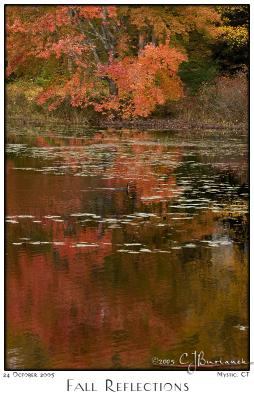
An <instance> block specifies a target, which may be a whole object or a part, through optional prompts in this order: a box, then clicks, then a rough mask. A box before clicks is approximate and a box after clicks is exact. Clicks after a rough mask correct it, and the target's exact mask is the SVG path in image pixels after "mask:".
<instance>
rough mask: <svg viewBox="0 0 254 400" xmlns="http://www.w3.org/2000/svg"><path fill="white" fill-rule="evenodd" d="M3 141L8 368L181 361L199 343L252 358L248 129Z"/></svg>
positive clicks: (23, 132)
mask: <svg viewBox="0 0 254 400" xmlns="http://www.w3.org/2000/svg"><path fill="white" fill-rule="evenodd" d="M6 139H7V143H6V274H5V276H6V279H5V280H6V298H5V300H6V365H7V367H8V368H10V369H15V370H17V369H33V370H34V369H42V370H43V369H54V370H56V369H67V370H69V369H88V370H89V369H154V368H164V369H165V368H166V369H167V368H168V369H170V368H173V369H174V368H175V367H177V366H178V365H179V364H180V363H179V357H180V355H181V354H183V353H189V354H191V353H192V352H193V351H195V350H196V351H198V352H199V351H204V353H205V358H206V359H207V360H219V359H220V358H221V359H222V360H228V361H230V360H242V359H244V360H245V361H248V335H249V331H248V218H247V216H248V187H247V185H248V177H247V172H248V144H247V138H246V135H244V134H241V133H237V134H233V133H232V134H231V133H227V134H222V133H214V132H213V133H212V132H206V133H205V132H202V133H197V132H188V133H182V132H170V131H168V132H165V131H164V132H155V131H150V132H144V131H142V132H138V131H133V130H132V131H128V130H122V131H115V130H97V131H86V130H85V129H84V128H78V127H77V128H72V129H71V128H70V127H69V128H66V127H62V128H61V127H48V128H45V127H44V128H42V127H30V128H24V127H9V128H8V132H7V138H6ZM154 360H157V361H154ZM158 360H171V361H172V360H173V361H174V363H173V364H174V365H173V366H172V365H171V364H172V363H171V364H170V365H169V364H167V366H164V367H161V366H160V365H156V363H157V364H158V362H160V361H158ZM180 367H181V368H182V367H183V366H180ZM209 368H211V366H209ZM240 369H244V366H242V367H240Z"/></svg>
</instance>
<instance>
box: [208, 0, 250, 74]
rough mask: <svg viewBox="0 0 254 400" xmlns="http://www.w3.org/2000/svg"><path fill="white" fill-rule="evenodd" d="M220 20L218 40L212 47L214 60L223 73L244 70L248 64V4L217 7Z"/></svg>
mask: <svg viewBox="0 0 254 400" xmlns="http://www.w3.org/2000/svg"><path fill="white" fill-rule="evenodd" d="M217 11H218V12H219V14H220V16H221V20H222V26H221V27H220V36H219V40H218V41H217V42H216V44H215V46H214V58H215V59H217V60H218V63H219V65H220V69H221V70H222V71H223V72H224V73H225V72H229V73H235V72H237V71H238V70H239V69H246V66H248V63H249V18H250V9H249V5H248V4H242V5H239V4H236V5H223V6H217Z"/></svg>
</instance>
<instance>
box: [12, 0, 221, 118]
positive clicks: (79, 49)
mask: <svg viewBox="0 0 254 400" xmlns="http://www.w3.org/2000/svg"><path fill="white" fill-rule="evenodd" d="M6 10H7V11H6V16H7V18H6V20H7V23H6V28H7V63H8V66H7V76H8V77H11V76H14V77H15V76H19V77H29V79H36V77H38V76H42V77H43V76H45V75H46V79H42V80H41V85H42V87H43V90H42V91H41V93H40V95H39V96H38V98H37V102H38V103H39V104H41V105H44V104H45V105H46V106H47V107H48V109H49V110H54V109H56V108H57V107H59V106H60V105H61V104H62V103H63V102H66V101H68V102H69V103H70V105H71V106H72V107H79V108H88V107H92V108H94V110H96V111H98V112H101V113H106V114H107V115H114V114H116V115H121V116H123V117H125V118H129V117H133V116H142V117H146V116H148V115H149V114H150V113H151V112H153V111H154V110H155V108H156V106H157V105H160V104H164V103H165V102H167V101H169V100H178V99H180V98H181V97H182V96H183V84H182V81H181V79H180V77H179V75H178V71H179V66H180V65H181V63H182V62H183V61H186V60H187V55H186V49H185V43H186V42H188V38H189V37H190V34H191V33H192V32H194V31H195V32H198V33H199V34H200V35H208V36H209V35H210V36H215V35H216V34H217V31H218V30H217V25H218V23H219V21H220V18H219V15H218V13H217V12H216V11H215V9H214V7H198V6H196V7H195V6H170V5H169V6H160V7H158V6H78V5H76V6H64V5H58V6H7V7H6ZM45 70H47V72H48V73H47V74H45V75H43V74H42V72H43V71H45Z"/></svg>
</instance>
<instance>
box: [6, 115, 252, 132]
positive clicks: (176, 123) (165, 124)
mask: <svg viewBox="0 0 254 400" xmlns="http://www.w3.org/2000/svg"><path fill="white" fill-rule="evenodd" d="M12 124H15V125H16V124H21V125H24V126H25V125H36V126H44V125H47V124H48V125H52V124H59V125H66V126H70V125H71V126H83V127H84V128H87V129H138V130H158V131H159V130H173V131H186V130H191V129H194V130H196V131H200V130H212V131H213V130H214V131H218V130H223V131H230V130H231V131H239V130H240V131H248V125H246V124H238V125H229V124H226V123H225V124H223V123H218V122H214V123H213V122H200V123H197V122H188V121H184V120H173V119H171V120H170V119H167V118H161V119H160V118H156V119H155V118H154V119H152V118H150V119H147V120H138V119H137V120H115V121H106V120H104V121H98V124H94V123H91V124H88V123H87V121H82V120H80V121H77V120H76V121H75V120H63V119H60V118H59V119H57V118H49V119H47V118H46V117H45V118H44V119H42V118H29V119H28V118H26V117H24V116H6V117H5V127H6V128H7V127H8V125H12Z"/></svg>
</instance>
